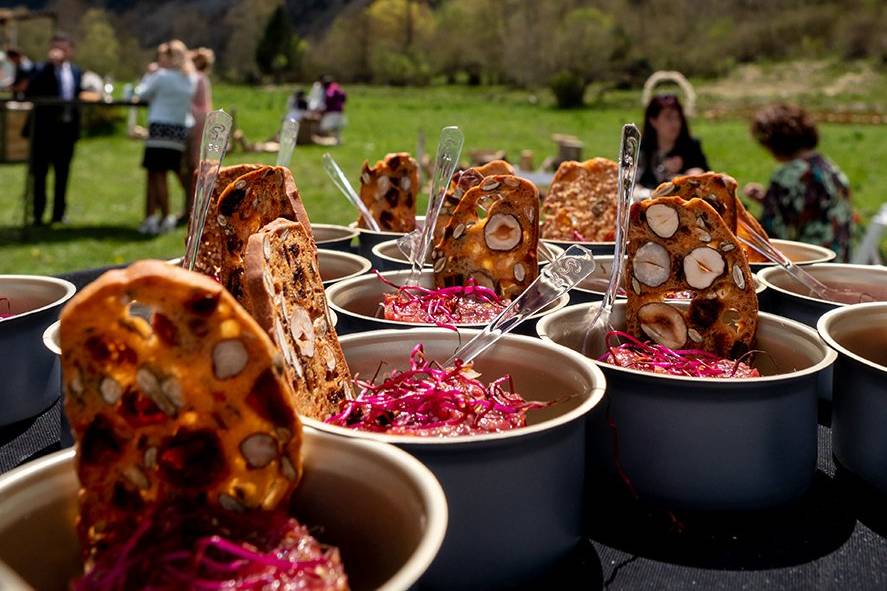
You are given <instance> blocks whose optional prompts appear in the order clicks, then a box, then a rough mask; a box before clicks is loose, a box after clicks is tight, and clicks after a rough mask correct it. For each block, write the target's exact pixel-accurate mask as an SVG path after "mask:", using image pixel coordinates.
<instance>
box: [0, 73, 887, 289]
mask: <svg viewBox="0 0 887 591" xmlns="http://www.w3.org/2000/svg"><path fill="white" fill-rule="evenodd" d="M347 90H348V91H349V100H348V120H349V125H348V128H347V130H346V132H345V143H344V144H343V145H342V146H338V147H335V148H333V149H332V153H333V155H334V156H335V158H336V159H337V160H338V161H339V163H340V164H341V165H342V167H343V168H344V169H345V171H346V173H348V174H349V175H350V176H351V178H352V180H353V181H356V180H357V176H358V172H359V170H360V165H361V164H362V162H363V160H364V159H365V158H369V159H371V160H375V159H377V158H379V157H381V156H382V155H384V154H385V153H386V152H390V151H397V150H407V151H411V152H412V151H415V148H416V141H417V135H418V133H419V131H420V130H423V131H424V132H425V134H426V136H427V137H428V141H427V145H428V149H429V150H431V151H433V150H434V149H435V147H436V138H437V133H438V131H439V129H440V128H441V127H443V126H445V125H459V126H461V127H462V129H463V131H464V132H465V142H466V144H465V151H466V153H467V151H469V150H474V149H505V150H506V151H507V153H508V155H509V157H510V158H511V159H513V160H517V158H518V157H519V153H520V151H521V150H524V149H530V150H533V151H534V153H535V154H536V162H537V164H538V163H539V162H541V161H542V159H543V158H544V157H545V156H547V155H550V154H551V153H552V152H553V150H554V145H553V143H552V141H551V139H550V137H551V134H552V133H555V132H563V133H570V134H574V135H577V136H578V137H579V138H581V139H582V140H583V141H584V142H585V151H584V154H585V156H587V157H591V156H596V155H601V156H607V157H610V158H613V157H615V154H616V151H617V148H618V138H619V129H620V127H621V126H622V125H623V124H624V123H626V122H629V121H635V122H639V118H640V117H641V113H640V110H639V108H637V109H636V108H633V107H631V106H630V105H626V104H625V101H620V103H619V104H616V105H611V104H608V103H605V106H602V107H599V108H587V109H583V110H576V111H557V110H554V109H553V108H551V106H550V99H549V98H548V97H547V96H546V95H544V94H543V95H540V96H539V97H538V98H537V97H536V96H535V95H532V94H530V93H528V92H522V91H511V90H503V89H490V88H485V89H470V88H462V87H434V88H429V89H396V88H381V87H359V86H353V87H349V88H348V89H347ZM287 94H288V92H287V91H286V90H284V89H273V90H269V89H262V88H247V87H234V86H218V87H217V88H216V89H215V99H216V104H217V105H218V106H221V107H224V108H225V109H226V110H229V111H230V110H232V109H233V110H236V111H237V119H238V123H239V125H240V127H241V128H242V129H243V130H244V131H245V133H246V135H247V137H248V138H249V139H250V140H260V139H266V138H267V137H269V136H270V135H272V134H273V133H274V131H275V129H276V127H277V125H278V122H279V117H280V115H281V114H282V109H283V107H284V105H285V103H286V96H287ZM636 100H637V95H635V103H636ZM693 132H694V134H695V135H696V136H698V137H700V138H701V139H702V141H703V147H704V149H705V151H706V153H707V155H708V157H709V162H710V164H711V166H712V167H713V168H714V169H716V170H722V171H725V172H728V173H730V174H732V175H733V176H735V177H736V178H737V179H738V180H739V181H740V182H741V183H745V182H748V181H758V182H762V183H765V182H766V181H767V178H768V176H769V174H770V172H771V171H772V168H773V166H774V163H773V162H772V161H771V160H770V158H769V157H768V155H767V154H766V153H765V152H764V151H763V150H762V149H761V148H759V147H758V146H757V145H756V144H755V143H754V142H753V141H752V139H751V137H750V136H749V134H748V130H747V123H746V122H744V121H726V122H717V123H714V122H708V121H704V120H698V121H694V122H693ZM821 133H822V144H821V148H822V150H823V151H824V153H826V154H827V155H829V156H830V157H831V158H832V159H833V160H835V161H836V162H837V163H838V164H839V165H840V166H841V167H842V168H843V169H844V171H845V172H846V173H847V175H848V176H849V177H850V179H851V181H852V185H853V192H854V200H855V204H856V207H857V209H859V211H860V212H861V213H862V214H863V216H864V217H868V216H870V215H871V214H872V213H873V212H875V211H876V210H877V208H878V206H879V205H880V203H882V202H884V201H885V199H887V176H885V175H884V174H883V173H882V172H881V169H882V167H883V163H884V162H887V127H883V126H881V127H878V126H835V125H824V126H822V129H821ZM324 151H326V148H322V147H319V146H310V147H304V146H299V147H298V148H297V150H296V153H295V156H294V158H293V166H292V168H293V173H294V174H295V177H296V182H297V184H298V185H299V188H300V190H301V193H302V197H303V199H304V200H305V205H306V208H307V209H308V213H309V215H310V216H311V219H312V220H314V221H317V222H333V223H347V222H349V221H351V220H352V219H353V218H354V217H355V216H354V213H353V211H352V210H351V208H350V206H349V205H348V204H347V203H346V202H345V200H344V199H343V198H342V197H341V196H339V195H338V193H337V192H336V191H335V189H334V188H333V186H332V185H331V184H330V182H329V181H328V180H327V179H326V176H325V175H324V173H323V171H322V169H321V167H320V159H321V155H322V154H323V152H324ZM141 154H142V145H141V143H140V142H138V141H135V140H130V139H126V138H124V137H122V134H121V135H118V136H115V137H100V138H87V139H83V140H81V141H80V142H79V143H78V145H77V153H76V157H75V161H74V165H73V172H72V178H71V181H70V188H69V192H68V203H69V225H67V226H65V227H62V228H53V229H38V230H34V231H32V232H31V235H30V237H29V238H28V240H27V241H22V239H21V235H20V233H19V228H20V224H21V220H22V207H21V202H20V200H21V194H22V186H23V182H24V167H23V166H21V165H5V166H0V206H2V207H0V272H3V273H10V272H18V273H56V272H64V271H69V270H73V269H78V268H86V267H94V266H100V265H107V264H112V263H122V262H126V261H130V260H134V259H137V258H145V257H172V256H178V255H180V254H181V252H182V251H183V248H184V246H183V244H184V235H183V231H181V230H179V231H177V232H174V233H172V234H168V235H166V236H161V237H156V238H144V237H142V236H140V235H139V234H138V233H137V232H136V230H135V229H136V227H137V226H138V224H139V222H140V221H141V219H142V213H143V207H144V205H143V203H144V175H143V171H142V169H141V168H140V161H141ZM273 159H274V155H271V154H264V155H255V154H244V153H242V152H235V153H232V154H231V155H230V156H229V157H228V158H227V159H226V162H227V163H234V162H248V161H261V162H268V163H270V162H272V161H273ZM181 200H182V193H181V190H180V189H179V188H178V187H174V191H173V201H174V203H176V204H180V203H181Z"/></svg>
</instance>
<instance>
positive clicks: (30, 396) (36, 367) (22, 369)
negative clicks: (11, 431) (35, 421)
mask: <svg viewBox="0 0 887 591" xmlns="http://www.w3.org/2000/svg"><path fill="white" fill-rule="evenodd" d="M75 291H76V288H75V287H74V284H73V283H70V282H68V281H65V280H63V279H56V278H55V277H43V276H40V275H0V297H5V298H9V301H10V302H11V311H12V313H13V314H15V316H13V317H12V318H6V319H3V320H0V359H3V365H4V370H3V379H2V380H0V426H3V425H9V424H12V423H15V422H17V421H21V420H23V419H27V418H29V417H33V416H34V415H37V414H39V413H40V412H41V411H43V410H45V409H47V408H48V407H49V406H51V405H52V403H53V402H55V401H56V399H58V397H59V366H58V360H57V358H56V357H55V356H54V355H52V353H50V352H49V351H48V350H47V349H46V348H45V347H44V346H43V332H44V331H45V330H46V329H47V327H48V326H49V325H50V324H52V323H53V322H55V321H56V319H58V316H59V312H60V311H61V308H62V306H63V305H64V304H65V302H67V301H68V300H69V299H71V297H72V296H73V295H74V292H75ZM2 310H3V311H4V312H6V305H5V303H4V304H2Z"/></svg>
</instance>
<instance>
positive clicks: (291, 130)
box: [277, 119, 299, 166]
mask: <svg viewBox="0 0 887 591" xmlns="http://www.w3.org/2000/svg"><path fill="white" fill-rule="evenodd" d="M298 136H299V122H298V121H296V120H295V119H285V120H284V122H283V123H282V124H281V125H280V134H279V137H280V147H279V148H277V166H289V165H290V160H292V159H293V150H295V149H296V138H297V137H298Z"/></svg>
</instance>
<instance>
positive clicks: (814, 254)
mask: <svg viewBox="0 0 887 591" xmlns="http://www.w3.org/2000/svg"><path fill="white" fill-rule="evenodd" d="M770 244H772V245H773V246H775V247H776V249H777V250H778V251H780V252H781V253H782V254H784V255H785V256H787V257H788V258H789V260H791V261H792V262H793V263H796V264H798V265H813V264H815V263H827V262H829V261H833V260H835V257H836V256H837V255H836V254H835V251H833V250H830V249H828V248H825V247H824V246H817V245H815V244H807V243H806V242H796V241H794V240H780V239H779V238H771V239H770ZM750 266H751V270H752V271H760V270H761V269H766V268H767V267H773V266H778V265H776V263H750Z"/></svg>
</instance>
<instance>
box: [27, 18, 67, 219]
mask: <svg viewBox="0 0 887 591" xmlns="http://www.w3.org/2000/svg"><path fill="white" fill-rule="evenodd" d="M73 55H74V41H73V39H71V37H69V36H68V35H66V34H65V33H61V32H56V33H55V34H54V35H53V36H52V38H51V39H50V41H49V54H48V59H47V60H46V62H44V63H42V64H39V65H38V66H36V67H35V68H34V69H33V70H32V72H31V77H30V79H29V80H28V81H27V84H26V85H25V86H24V88H25V96H26V97H27V98H34V99H41V98H51V99H61V100H63V101H75V100H76V99H77V97H78V96H79V95H80V91H81V90H82V89H81V78H82V75H81V71H80V68H78V67H77V66H75V65H74V64H72V63H71V58H72V57H73ZM31 125H33V127H34V128H33V129H31ZM22 133H23V134H24V135H25V136H26V137H27V136H28V134H31V133H33V136H31V137H32V138H33V142H34V143H33V145H32V146H31V156H32V162H31V174H33V176H34V225H35V226H42V225H43V224H44V222H43V213H44V211H45V209H46V175H47V174H48V173H49V167H50V165H51V166H52V168H53V170H54V171H55V187H54V195H53V197H54V198H53V202H52V223H54V224H55V223H63V222H64V220H65V209H66V205H67V204H66V202H65V194H66V193H67V189H68V173H69V172H70V170H71V160H72V158H73V157H74V144H76V143H77V139H78V138H79V137H80V111H79V110H78V109H77V106H76V104H73V103H72V104H62V105H45V106H39V107H36V108H35V110H34V116H33V117H32V118H31V119H30V120H29V123H28V124H27V125H26V126H25V129H24V130H23V132H22Z"/></svg>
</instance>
